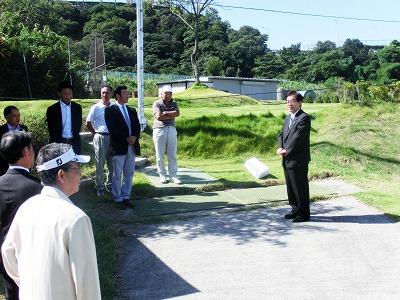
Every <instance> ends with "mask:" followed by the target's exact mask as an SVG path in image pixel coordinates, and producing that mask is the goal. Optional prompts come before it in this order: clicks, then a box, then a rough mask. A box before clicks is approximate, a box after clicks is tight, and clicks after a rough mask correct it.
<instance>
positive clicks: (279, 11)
mask: <svg viewBox="0 0 400 300" xmlns="http://www.w3.org/2000/svg"><path fill="white" fill-rule="evenodd" d="M212 6H217V7H221V8H234V9H244V10H253V11H265V12H272V13H280V14H288V15H298V16H307V17H319V18H331V19H343V20H352V21H367V22H382V23H400V20H384V19H369V18H357V17H344V16H333V15H322V14H311V13H301V12H294V11H284V10H275V9H267V8H257V7H245V6H233V5H222V4H212Z"/></svg>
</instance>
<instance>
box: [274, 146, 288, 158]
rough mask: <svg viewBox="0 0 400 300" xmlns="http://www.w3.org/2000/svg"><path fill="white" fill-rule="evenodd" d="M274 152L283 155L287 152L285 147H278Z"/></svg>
mask: <svg viewBox="0 0 400 300" xmlns="http://www.w3.org/2000/svg"><path fill="white" fill-rule="evenodd" d="M276 154H278V155H280V156H282V157H284V156H285V155H286V154H287V151H286V149H283V148H279V149H278V150H276Z"/></svg>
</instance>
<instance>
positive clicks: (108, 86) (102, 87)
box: [100, 84, 113, 91]
mask: <svg viewBox="0 0 400 300" xmlns="http://www.w3.org/2000/svg"><path fill="white" fill-rule="evenodd" d="M104 88H108V89H109V90H110V91H112V90H113V88H112V86H111V85H108V84H103V85H102V86H101V88H100V91H101V90H102V89H104Z"/></svg>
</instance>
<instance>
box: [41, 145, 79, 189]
mask: <svg viewBox="0 0 400 300" xmlns="http://www.w3.org/2000/svg"><path fill="white" fill-rule="evenodd" d="M70 149H72V146H71V145H68V144H61V143H51V144H48V145H46V146H43V147H42V148H41V149H40V150H39V153H38V157H37V160H36V163H37V165H38V166H41V165H43V164H44V163H45V162H48V161H50V160H52V159H54V158H56V157H58V156H60V155H62V154H64V153H65V152H67V151H69V150H70ZM71 166H72V162H71V161H70V162H68V163H66V164H64V165H61V166H59V167H56V168H54V169H50V170H43V171H40V172H39V178H40V180H41V181H42V183H43V184H44V185H53V184H55V183H56V179H57V173H58V171H60V170H64V171H68V169H69V168H71Z"/></svg>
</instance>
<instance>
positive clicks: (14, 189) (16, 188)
mask: <svg viewBox="0 0 400 300" xmlns="http://www.w3.org/2000/svg"><path fill="white" fill-rule="evenodd" d="M42 188H43V187H42V185H41V184H40V182H39V180H38V179H36V178H35V177H33V176H32V175H31V174H29V172H27V171H25V170H21V169H9V170H8V171H7V173H6V174H4V175H3V176H1V177H0V217H1V228H2V231H1V235H2V237H1V238H2V239H1V243H3V241H4V238H5V236H6V234H7V232H8V229H9V228H10V225H11V222H12V220H13V219H14V216H15V214H16V213H17V210H18V208H19V207H20V206H21V204H22V203H24V202H25V200H27V199H28V198H30V197H32V196H35V195H37V194H39V193H40V192H41V190H42Z"/></svg>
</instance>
